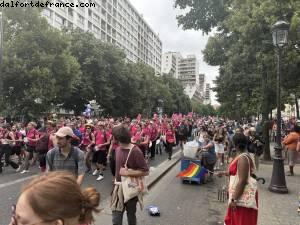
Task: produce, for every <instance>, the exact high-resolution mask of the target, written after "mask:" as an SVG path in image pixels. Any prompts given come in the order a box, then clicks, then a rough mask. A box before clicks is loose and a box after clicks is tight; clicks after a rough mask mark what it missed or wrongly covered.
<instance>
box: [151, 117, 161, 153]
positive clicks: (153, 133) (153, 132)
mask: <svg viewBox="0 0 300 225" xmlns="http://www.w3.org/2000/svg"><path fill="white" fill-rule="evenodd" d="M149 136H150V141H151V147H150V159H154V158H155V146H156V140H157V139H158V138H159V134H158V128H157V127H156V124H155V123H153V121H151V122H150V125H149Z"/></svg>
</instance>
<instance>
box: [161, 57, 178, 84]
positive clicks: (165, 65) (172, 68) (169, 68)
mask: <svg viewBox="0 0 300 225" xmlns="http://www.w3.org/2000/svg"><path fill="white" fill-rule="evenodd" d="M181 58H182V57H181V54H180V53H179V52H166V53H164V54H163V55H162V65H161V69H162V74H163V73H166V74H171V75H172V76H173V77H174V78H176V79H178V66H179V61H180V59H181Z"/></svg>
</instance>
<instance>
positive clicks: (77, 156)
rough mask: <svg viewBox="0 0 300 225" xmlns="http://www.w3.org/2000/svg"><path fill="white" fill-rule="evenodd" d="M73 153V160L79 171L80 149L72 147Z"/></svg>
mask: <svg viewBox="0 0 300 225" xmlns="http://www.w3.org/2000/svg"><path fill="white" fill-rule="evenodd" d="M71 151H73V154H72V156H73V159H74V161H75V164H76V168H77V170H78V163H79V153H78V149H75V147H74V146H72V147H71Z"/></svg>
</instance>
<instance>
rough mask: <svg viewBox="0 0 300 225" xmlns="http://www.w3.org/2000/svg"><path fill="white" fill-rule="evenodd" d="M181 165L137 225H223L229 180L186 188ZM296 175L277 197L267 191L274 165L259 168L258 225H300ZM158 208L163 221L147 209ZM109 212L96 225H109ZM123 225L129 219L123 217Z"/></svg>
mask: <svg viewBox="0 0 300 225" xmlns="http://www.w3.org/2000/svg"><path fill="white" fill-rule="evenodd" d="M179 168H180V164H179V163H178V164H177V165H175V167H174V168H173V169H172V170H170V171H169V172H168V173H167V174H166V175H165V176H164V177H163V178H162V179H161V180H160V181H159V182H158V183H157V184H156V185H155V186H154V187H153V188H152V189H151V190H150V193H149V195H147V196H146V197H145V209H144V210H143V211H140V210H138V224H142V225H219V224H221V225H223V224H224V223H223V218H224V216H225V213H226V209H227V203H226V202H224V203H223V202H219V201H218V200H217V192H218V189H219V188H221V187H222V186H223V185H224V184H226V178H214V181H213V182H212V183H208V184H206V185H190V184H183V183H182V182H181V180H180V179H178V178H176V175H177V174H178V172H179ZM295 173H296V175H295V176H294V177H286V182H287V186H288V189H289V193H288V194H283V195H282V194H276V193H272V192H270V191H269V190H268V186H269V184H270V179H271V174H272V163H271V162H268V163H264V164H261V165H260V171H259V172H258V176H259V177H264V178H265V179H266V183H265V184H261V183H259V218H258V225H300V217H299V216H300V215H298V213H297V207H298V192H299V190H300V179H299V178H300V166H297V167H295ZM149 205H157V206H159V208H160V210H161V216H160V217H151V216H149V215H148V211H147V209H146V208H147V206H149ZM110 214H111V213H110V211H109V210H108V211H105V212H103V213H102V215H100V216H99V217H97V221H96V224H97V225H102V224H105V225H110V224H111V215H110ZM124 224H125V225H127V223H126V218H125V217H124Z"/></svg>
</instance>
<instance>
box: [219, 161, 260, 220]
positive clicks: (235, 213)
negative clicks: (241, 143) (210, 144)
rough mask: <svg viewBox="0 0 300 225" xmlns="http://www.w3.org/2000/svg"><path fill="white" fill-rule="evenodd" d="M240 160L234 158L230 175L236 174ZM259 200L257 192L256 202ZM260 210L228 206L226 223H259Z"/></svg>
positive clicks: (230, 167)
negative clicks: (233, 208) (234, 208)
mask: <svg viewBox="0 0 300 225" xmlns="http://www.w3.org/2000/svg"><path fill="white" fill-rule="evenodd" d="M237 165H238V160H234V161H233V162H232V163H231V164H230V166H229V174H230V176H234V175H236V172H237ZM257 202H258V195H257V193H256V204H257ZM257 215H258V211H257V210H255V209H250V208H245V207H240V206H237V208H236V210H232V209H231V208H229V207H228V209H227V213H226V216H225V221H224V222H225V224H226V225H257Z"/></svg>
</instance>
